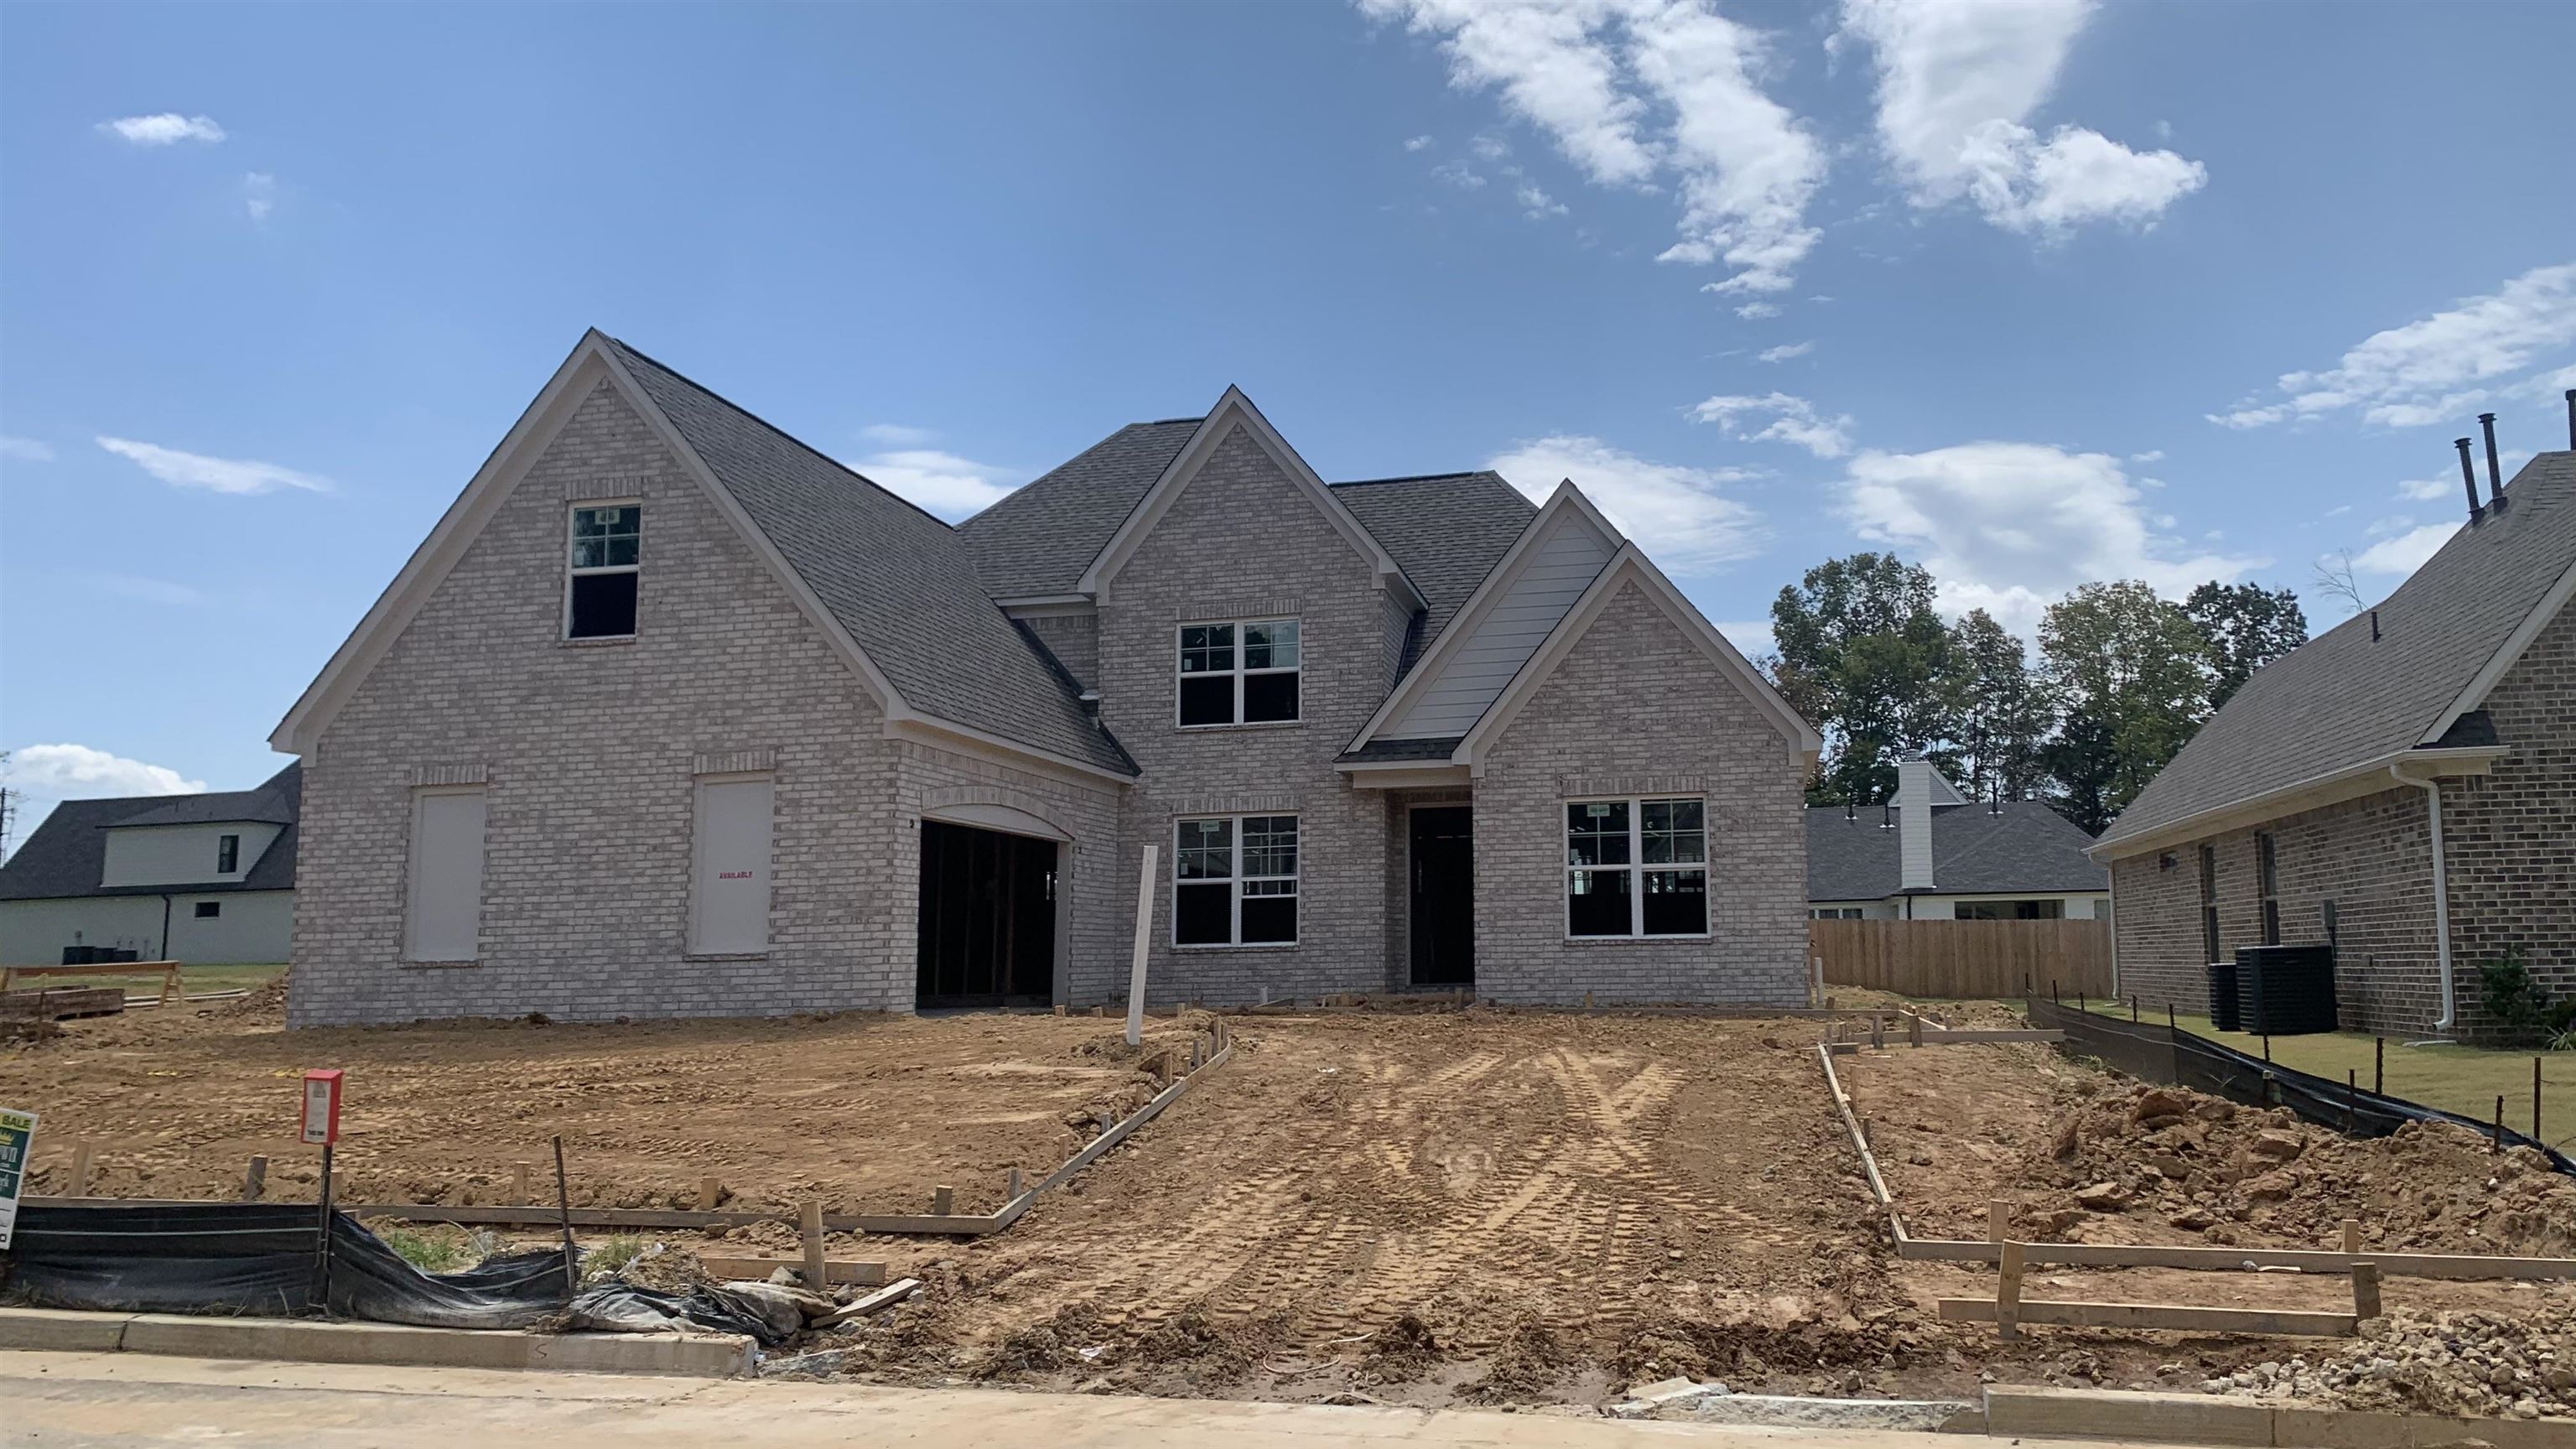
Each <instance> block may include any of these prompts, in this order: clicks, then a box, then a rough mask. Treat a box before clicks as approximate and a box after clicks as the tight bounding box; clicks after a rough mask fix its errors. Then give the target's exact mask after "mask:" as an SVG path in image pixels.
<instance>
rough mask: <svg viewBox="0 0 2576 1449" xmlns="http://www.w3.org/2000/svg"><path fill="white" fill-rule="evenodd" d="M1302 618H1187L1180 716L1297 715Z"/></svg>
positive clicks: (1253, 718)
mask: <svg viewBox="0 0 2576 1449" xmlns="http://www.w3.org/2000/svg"><path fill="white" fill-rule="evenodd" d="M1297 643H1298V641H1297V621H1296V620H1294V619H1261V620H1253V621H1248V622H1243V623H1232V624H1184V625H1182V626H1181V632H1180V679H1181V691H1180V692H1181V703H1180V722H1181V723H1182V724H1183V725H1185V726H1197V725H1231V724H1269V723H1276V722H1280V721H1288V720H1294V719H1296V718H1297V717H1298V716H1297V673H1298V650H1297Z"/></svg>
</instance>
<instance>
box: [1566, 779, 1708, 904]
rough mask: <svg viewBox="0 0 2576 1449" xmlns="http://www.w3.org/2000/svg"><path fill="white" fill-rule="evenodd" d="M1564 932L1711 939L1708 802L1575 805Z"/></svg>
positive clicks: (1569, 815) (1570, 816)
mask: <svg viewBox="0 0 2576 1449" xmlns="http://www.w3.org/2000/svg"><path fill="white" fill-rule="evenodd" d="M1565 932H1566V934H1567V935H1569V936H1705V935H1707V934H1708V827H1707V821H1706V805H1705V803H1704V802H1702V801H1700V800H1697V799H1684V800H1650V799H1638V798H1632V799H1626V800H1576V801H1573V802H1571V803H1569V804H1568V805H1567V806H1566V807H1565Z"/></svg>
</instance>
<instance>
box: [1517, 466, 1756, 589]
mask: <svg viewBox="0 0 2576 1449" xmlns="http://www.w3.org/2000/svg"><path fill="white" fill-rule="evenodd" d="M1485 466H1486V467H1488V468H1491V469H1493V470H1494V471H1495V472H1497V473H1500V474H1502V475H1503V477H1504V478H1506V479H1508V480H1510V482H1511V484H1512V486H1513V487H1515V488H1518V489H1519V490H1521V492H1523V493H1525V494H1527V495H1529V497H1531V498H1532V499H1544V498H1546V497H1547V496H1548V495H1549V494H1550V493H1553V492H1555V491H1556V485H1557V484H1558V482H1559V481H1561V480H1563V479H1567V478H1571V479H1573V480H1574V485H1575V486H1576V487H1578V488H1580V489H1582V490H1583V492H1584V494H1585V496H1587V497H1589V498H1590V499H1591V500H1592V501H1593V502H1594V503H1595V504H1597V505H1599V506H1600V509H1601V511H1602V512H1603V513H1605V514H1607V515H1609V517H1610V521H1611V522H1612V523H1614V524H1616V525H1617V526H1618V528H1619V531H1620V532H1621V533H1624V534H1626V535H1627V536H1628V537H1630V538H1633V539H1637V540H1639V541H1640V542H1641V543H1642V544H1644V545H1645V546H1646V547H1647V548H1649V549H1651V550H1652V551H1653V553H1654V555H1655V559H1656V561H1657V562H1658V563H1661V564H1664V565H1665V566H1667V567H1669V568H1672V569H1674V570H1676V571H1682V570H1691V569H1704V568H1710V567H1714V566H1716V565H1718V564H1723V563H1729V562H1732V561H1734V560H1736V559H1744V558H1751V557H1752V556H1753V555H1755V554H1757V553H1759V552H1761V551H1762V547H1763V545H1764V544H1765V543H1766V542H1767V541H1768V534H1767V532H1766V531H1765V530H1764V528H1763V527H1762V521H1761V515H1760V514H1758V513H1756V512H1755V511H1754V510H1753V508H1752V507H1751V506H1750V505H1748V504H1746V503H1743V502H1742V501H1740V500H1738V499H1735V498H1731V497H1729V496H1727V494H1726V493H1725V492H1724V489H1725V488H1726V486H1727V485H1729V484H1732V483H1740V482H1742V481H1744V480H1745V479H1747V478H1750V477H1753V476H1755V475H1754V474H1751V473H1748V472H1746V471H1745V470H1743V469H1740V468H1689V467H1684V466H1682V465H1680V464H1677V463H1657V462H1653V461H1651V460H1649V459H1645V458H1640V457H1638V456H1637V455H1636V454H1634V453H1630V452H1626V451H1624V450H1622V449H1619V448H1616V447H1613V446H1611V445H1610V444H1608V443H1605V442H1603V441H1602V440H1600V439H1599V438H1588V437H1581V436H1574V435H1568V434H1552V435H1550V436H1548V437H1544V438H1540V439H1539V440H1537V441H1536V442H1531V443H1524V444H1522V445H1520V446H1519V447H1517V448H1514V449H1513V450H1512V451H1510V452H1508V453H1503V454H1500V455H1498V456H1496V457H1494V458H1492V459H1490V460H1488V461H1487V462H1486V464H1485Z"/></svg>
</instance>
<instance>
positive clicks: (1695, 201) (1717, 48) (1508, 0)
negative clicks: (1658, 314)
mask: <svg viewBox="0 0 2576 1449" xmlns="http://www.w3.org/2000/svg"><path fill="white" fill-rule="evenodd" d="M1359 5H1360V9H1361V10H1362V11H1363V12H1365V13H1366V14H1368V15H1370V16H1371V17H1373V18H1376V19H1380V20H1401V21H1403V22H1404V23H1405V24H1406V26H1407V27H1408V28H1409V29H1411V30H1412V31H1414V32H1415V33H1417V34H1423V35H1433V36H1437V37H1439V39H1440V42H1441V48H1442V50H1443V51H1444V52H1445V53H1446V54H1447V56H1448V58H1449V81H1450V84H1451V85H1453V86H1455V87H1457V88H1458V89H1461V90H1483V89H1488V88H1490V89H1494V90H1498V91H1499V92H1501V94H1502V98H1503V105H1504V107H1505V109H1507V110H1508V111H1510V112H1511V113H1512V114H1514V115H1516V116H1519V117H1520V118H1521V119H1523V120H1526V121H1528V122H1529V123H1531V124H1532V125H1535V126H1537V127H1538V128H1539V129H1540V130H1542V131H1544V132H1546V133H1547V134H1548V135H1549V136H1550V137H1551V138H1552V139H1553V140H1554V141H1555V143H1556V146H1557V149H1558V150H1560V151H1561V152H1563V153H1564V154H1565V156H1566V158H1567V159H1568V160H1569V161H1571V162H1573V163H1574V165H1575V167H1576V168H1577V169H1578V170H1580V171H1581V172H1582V173H1583V175H1584V176H1585V177H1586V178H1588V179H1589V180H1591V181H1593V182H1595V183H1597V184H1600V185H1605V186H1632V187H1638V188H1646V189H1651V188H1652V187H1653V186H1654V185H1655V184H1656V183H1657V182H1659V181H1660V180H1662V179H1664V178H1667V177H1669V178H1670V179H1671V180H1672V181H1673V183H1674V184H1675V189H1676V191H1677V192H1678V194H1679V196H1680V199H1681V203H1682V217H1681V223H1680V230H1681V234H1682V238H1681V240H1680V241H1679V242H1677V243H1675V244H1674V245H1673V246H1672V247H1671V248H1669V249H1668V250H1666V251H1665V252H1664V253H1663V254H1662V257H1661V258H1660V259H1661V260H1665V261H1677V262H1688V263H1693V264H1697V265H1709V264H1713V263H1718V262H1723V263H1725V264H1726V265H1727V266H1728V267H1730V268H1732V269H1733V275H1731V276H1729V277H1728V278H1727V279H1725V280H1724V281H1721V282H1716V283H1712V284H1711V290H1714V291H1719V292H1738V293H1765V292H1776V291H1781V290H1784V289H1786V288H1787V287H1788V285H1789V277H1790V271H1791V269H1793V268H1794V267H1796V266H1797V264H1798V263H1799V262H1800V261H1802V260H1804V259H1805V257H1806V255H1807V253H1808V251H1809V250H1810V249H1811V248H1813V247H1814V245H1815V242H1816V237H1817V233H1816V231H1815V230H1814V229H1813V228H1811V227H1809V226H1807V225H1806V222H1805V214H1806V207H1807V203H1808V201H1809V199H1810V198H1811V197H1812V196H1813V194H1814V192H1815V190H1816V187H1817V185H1818V184H1819V183H1821V182H1822V181H1823V179H1824V175H1825V165H1826V161H1825V152H1824V148H1823V146H1822V145H1821V144H1820V143H1819V142H1818V141H1817V140H1816V138H1815V137H1814V135H1813V134H1811V133H1810V131H1809V130H1808V129H1807V127H1805V126H1804V125H1802V124H1801V123H1800V122H1799V120H1798V118H1797V117H1796V116H1794V115H1793V114H1791V113H1790V112H1789V110H1788V109H1787V108H1786V107H1784V106H1782V105H1780V104H1779V103H1778V102H1776V101H1774V100H1772V99H1771V98H1770V97H1769V96H1768V95H1766V94H1764V92H1763V90H1762V88H1761V86H1760V84H1759V83H1758V81H1757V79H1756V77H1757V74H1758V73H1760V72H1761V71H1762V70H1763V69H1764V68H1765V66H1766V63H1767V57H1766V54H1765V49H1764V37H1763V35H1762V33H1761V32H1759V31H1756V30H1754V29H1752V28H1750V27H1748V26H1744V25H1740V24H1738V23H1736V22H1735V21H1732V20H1729V19H1727V18H1726V17H1724V16H1722V15H1720V14H1718V13H1717V12H1716V11H1715V10H1714V9H1713V8H1711V5H1710V3H1709V0H1359Z"/></svg>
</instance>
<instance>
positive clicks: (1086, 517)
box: [957, 418, 1201, 599]
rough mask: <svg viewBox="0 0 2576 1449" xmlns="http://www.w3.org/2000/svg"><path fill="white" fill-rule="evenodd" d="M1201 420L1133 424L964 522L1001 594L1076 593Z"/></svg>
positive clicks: (979, 565)
mask: <svg viewBox="0 0 2576 1449" xmlns="http://www.w3.org/2000/svg"><path fill="white" fill-rule="evenodd" d="M1200 421H1201V419H1198V418H1171V419H1167V420H1165V421H1163V422H1159V423H1129V424H1128V425H1127V426H1125V427H1123V428H1120V429H1119V430H1118V431H1116V432H1114V433H1111V434H1110V435H1109V436H1108V437H1105V438H1103V439H1101V440H1100V441H1099V442H1097V443H1094V444H1092V445H1091V446H1090V447H1088V448H1085V449H1084V450H1083V451H1082V452H1080V453H1079V454H1076V455H1075V456H1074V458H1073V459H1072V460H1071V461H1070V462H1067V463H1065V464H1064V465H1063V466H1061V467H1059V468H1056V469H1055V470H1053V471H1052V472H1049V473H1047V474H1046V475H1045V476H1043V477H1040V478H1037V479H1034V480H1032V481H1031V482H1029V483H1028V484H1027V485H1025V486H1023V487H1021V488H1019V489H1018V490H1016V491H1014V492H1013V493H1011V494H1010V495H1009V496H1008V497H1006V498H1004V499H1002V501H1001V502H999V503H996V504H994V505H993V506H992V507H990V508H987V509H985V510H984V511H983V512H981V513H978V514H976V515H975V516H974V517H972V518H970V519H967V520H966V521H965V522H964V523H961V524H959V525H957V532H958V533H959V534H960V535H961V536H962V537H964V538H965V540H966V548H967V551H968V552H969V553H970V554H972V555H973V556H974V559H975V570H976V572H977V573H978V574H980V575H982V577H983V580H984V587H985V588H986V589H988V590H990V591H991V592H992V594H993V596H994V597H995V598H1001V599H1010V598H1019V597H1023V596H1026V595H1030V594H1063V593H1071V592H1073V591H1074V589H1075V588H1077V587H1078V586H1079V585H1080V584H1081V582H1082V573H1083V570H1085V569H1087V568H1089V567H1090V566H1091V561H1092V560H1093V559H1095V558H1098V557H1099V556H1100V551H1101V550H1102V549H1104V548H1107V547H1108V546H1109V540H1110V537H1111V536H1112V535H1114V534H1116V533H1117V532H1118V525H1120V524H1122V523H1124V522H1126V521H1127V515H1128V514H1130V513H1133V512H1135V511H1136V505H1137V504H1138V503H1140V502H1142V501H1143V500H1144V497H1145V493H1146V491H1147V490H1148V489H1150V488H1152V487H1153V486H1154V480H1155V479H1157V478H1159V477H1161V476H1163V470H1164V469H1165V468H1168V467H1170V466H1171V463H1172V459H1173V458H1175V457H1177V456H1178V455H1179V454H1180V451H1181V448H1182V447H1183V446H1184V445H1186V444H1187V443H1188V442H1189V440H1190V435H1191V434H1192V433H1195V432H1197V431H1198V427H1199V423H1200Z"/></svg>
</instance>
